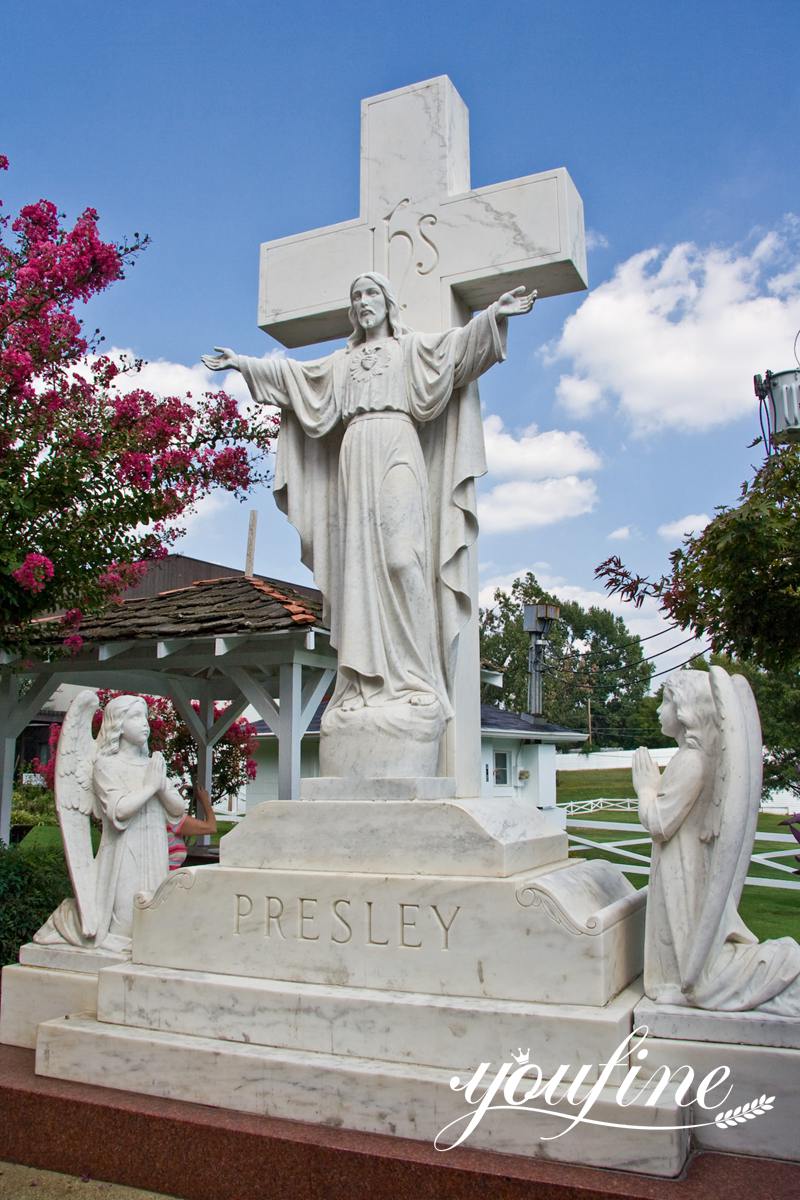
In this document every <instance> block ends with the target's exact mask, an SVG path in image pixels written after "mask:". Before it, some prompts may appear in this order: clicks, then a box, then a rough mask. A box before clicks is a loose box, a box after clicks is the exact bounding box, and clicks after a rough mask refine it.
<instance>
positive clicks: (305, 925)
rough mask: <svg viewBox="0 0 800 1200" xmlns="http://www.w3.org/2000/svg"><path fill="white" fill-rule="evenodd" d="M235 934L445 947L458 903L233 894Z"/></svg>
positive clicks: (401, 946)
mask: <svg viewBox="0 0 800 1200" xmlns="http://www.w3.org/2000/svg"><path fill="white" fill-rule="evenodd" d="M233 903H234V912H233V932H234V935H237V936H241V935H243V934H244V935H248V934H249V935H251V936H252V935H253V934H255V935H256V936H260V937H264V938H272V939H277V940H279V941H288V940H291V939H294V940H296V941H301V942H333V943H334V944H335V945H339V946H345V945H348V944H349V943H351V942H352V943H354V944H357V945H360V946H395V947H397V948H399V949H401V950H421V949H423V947H425V948H432V949H438V950H449V949H450V944H451V933H452V930H453V926H454V924H455V921H456V918H457V916H458V915H459V913H460V912H461V905H460V904H455V905H452V906H442V908H440V907H439V906H438V905H436V904H412V903H406V902H392V903H387V902H386V901H376V900H358V901H356V900H348V899H347V898H345V897H344V896H341V897H338V898H337V899H334V900H320V899H318V898H317V897H316V896H297V897H293V898H292V899H287V898H286V897H282V896H250V895H248V894H247V893H246V892H237V894H236V895H235V896H234V901H233Z"/></svg>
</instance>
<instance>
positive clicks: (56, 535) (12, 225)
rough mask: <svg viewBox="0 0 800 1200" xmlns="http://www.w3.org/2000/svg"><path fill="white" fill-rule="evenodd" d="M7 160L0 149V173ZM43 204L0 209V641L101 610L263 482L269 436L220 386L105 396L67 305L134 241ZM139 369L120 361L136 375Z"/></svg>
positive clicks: (108, 364)
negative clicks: (208, 515)
mask: <svg viewBox="0 0 800 1200" xmlns="http://www.w3.org/2000/svg"><path fill="white" fill-rule="evenodd" d="M7 167H8V160H7V159H6V158H5V157H4V156H2V155H0V169H6V168H7ZM62 219H63V218H62V216H61V215H60V214H59V213H58V212H57V210H56V208H55V206H54V205H53V204H51V203H50V202H49V201H47V200H40V201H38V202H37V203H35V204H29V205H26V206H25V207H24V208H23V209H22V210H21V211H20V214H19V216H18V217H17V218H16V219H15V220H14V221H11V220H10V218H9V217H8V216H3V215H2V214H0V410H1V411H2V421H0V646H1V647H2V648H4V649H19V648H21V647H22V646H24V644H25V641H26V631H27V628H28V627H29V624H30V622H31V620H32V619H33V618H35V617H36V616H38V615H40V614H42V613H45V612H53V611H64V610H66V616H65V619H64V633H65V642H66V645H67V647H68V648H75V649H77V648H78V647H79V646H80V644H81V639H80V634H79V633H78V632H77V630H78V628H79V626H80V623H81V619H82V616H83V612H84V611H90V610H93V609H94V610H97V609H99V608H102V607H104V606H105V605H106V604H107V603H108V602H109V600H111V599H114V598H115V597H117V596H119V594H120V593H121V592H122V591H124V590H125V588H126V587H128V586H129V585H130V584H131V583H132V582H134V581H135V580H136V579H137V578H138V577H139V575H140V574H141V572H142V571H143V570H144V569H145V564H146V562H147V561H148V560H150V559H153V558H157V557H159V556H161V555H162V554H164V553H166V546H167V545H169V544H170V543H171V542H172V541H174V539H175V538H176V537H177V536H178V535H179V534H180V532H181V529H180V525H179V520H180V518H181V516H185V515H186V514H187V513H188V512H190V511H191V510H192V508H193V507H194V506H195V505H196V503H197V502H198V501H199V500H200V499H201V498H202V497H203V496H204V495H206V494H207V493H208V492H209V491H211V490H212V489H214V488H222V489H224V490H226V491H229V492H231V493H233V494H234V495H236V496H238V497H239V498H243V497H244V495H245V493H246V492H247V490H248V489H249V487H250V486H252V485H253V484H254V483H256V482H258V481H261V480H264V479H265V478H266V475H265V472H264V469H263V462H264V459H263V455H264V452H265V451H266V450H268V449H269V447H270V444H271V440H272V438H273V436H274V434H275V432H276V430H275V425H274V421H273V420H272V418H271V417H270V416H269V415H268V413H267V411H266V410H263V409H261V410H259V414H260V415H258V416H257V417H250V416H249V415H247V416H246V415H242V414H241V413H240V412H239V410H238V406H237V404H236V401H235V400H233V399H232V398H231V397H230V396H228V395H226V394H225V393H224V392H214V393H211V392H209V393H206V394H205V395H203V396H200V397H191V396H185V397H183V398H178V397H175V396H168V397H156V396H154V395H152V394H151V393H150V392H147V391H145V390H144V389H138V390H128V391H127V394H125V393H123V391H122V390H121V389H120V386H119V384H120V378H119V376H120V370H121V369H120V367H119V366H118V365H117V364H116V363H114V362H112V361H111V360H110V359H109V358H108V357H105V356H103V355H99V354H97V350H98V346H99V342H100V340H102V339H99V336H98V334H97V332H95V335H94V336H93V337H87V336H85V333H84V330H83V328H82V325H81V322H80V321H79V320H78V318H77V317H76V315H75V308H76V306H77V305H78V304H79V303H82V302H85V301H87V300H89V299H90V298H91V297H92V296H94V295H97V294H98V293H99V292H102V291H103V290H104V289H105V288H107V287H109V286H110V284H112V283H113V282H114V281H116V280H118V279H121V278H123V275H124V270H125V268H126V267H127V266H129V265H130V264H131V263H132V261H133V260H134V258H135V257H136V255H137V254H138V253H139V251H141V249H142V248H143V247H144V246H145V245H146V242H147V239H146V238H140V237H139V236H138V235H134V238H133V240H132V241H131V242H129V243H123V244H113V243H110V242H103V241H102V240H101V238H100V236H99V234H98V230H97V213H96V212H95V211H94V210H93V209H90V208H87V209H86V210H85V211H84V212H83V213H82V214H81V215H80V217H78V219H77V221H76V222H75V223H74V225H73V226H72V227H71V228H67V226H66V225H64V224H63V223H62ZM138 365H140V364H130V369H131V370H136V369H137V367H138Z"/></svg>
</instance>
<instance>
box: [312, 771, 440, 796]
mask: <svg viewBox="0 0 800 1200" xmlns="http://www.w3.org/2000/svg"><path fill="white" fill-rule="evenodd" d="M455 794H456V781H455V779H451V778H448V777H447V776H444V775H429V776H427V777H422V776H417V777H416V778H408V779H358V778H356V777H354V776H347V775H345V776H337V775H317V776H315V777H314V778H310V777H309V778H306V779H301V781H300V799H301V800H368V801H375V800H377V801H381V800H449V799H451V798H452V797H453V796H455Z"/></svg>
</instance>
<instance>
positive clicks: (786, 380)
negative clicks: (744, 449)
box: [753, 333, 800, 452]
mask: <svg viewBox="0 0 800 1200" xmlns="http://www.w3.org/2000/svg"><path fill="white" fill-rule="evenodd" d="M798 338H800V333H798V335H797V337H796V338H795V339H794V348H795V359H797V340H798ZM753 387H754V389H755V393H756V395H757V396H758V399H759V401H760V402H761V405H762V412H763V413H764V414H765V415H766V426H767V427H766V430H764V438H765V440H766V442H767V447H766V448H767V452H769V450H770V449H771V447H772V446H780V445H786V444H789V443H792V442H800V359H797V367H795V368H793V369H792V370H790V371H776V372H774V373H773V372H772V371H767V372H766V373H765V375H764V377H763V379H762V377H761V376H760V375H754V376H753Z"/></svg>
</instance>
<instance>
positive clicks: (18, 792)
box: [11, 783, 58, 825]
mask: <svg viewBox="0 0 800 1200" xmlns="http://www.w3.org/2000/svg"><path fill="white" fill-rule="evenodd" d="M11 824H12V825H57V824H58V817H57V815H56V798H55V796H54V795H53V793H52V792H51V791H50V789H49V788H46V787H41V786H40V785H38V784H34V783H22V784H20V785H19V787H15V788H14V794H13V796H12V798H11Z"/></svg>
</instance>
